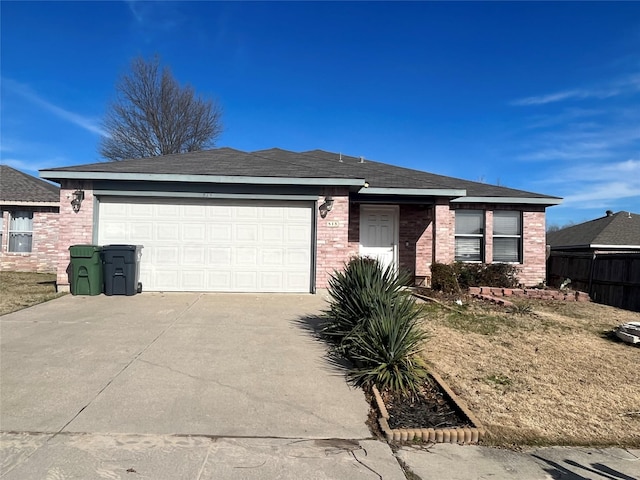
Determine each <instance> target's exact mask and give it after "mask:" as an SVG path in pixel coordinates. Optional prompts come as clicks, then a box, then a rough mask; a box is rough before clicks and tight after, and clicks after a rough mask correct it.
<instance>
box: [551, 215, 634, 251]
mask: <svg viewBox="0 0 640 480" xmlns="http://www.w3.org/2000/svg"><path fill="white" fill-rule="evenodd" d="M547 245H549V247H550V248H551V251H552V252H553V251H566V252H569V251H570V252H590V253H594V252H595V253H604V252H614V251H615V252H632V251H635V252H640V215H639V214H637V213H631V212H618V213H613V212H612V211H611V210H607V212H606V214H605V216H604V217H601V218H596V219H595V220H591V221H589V222H584V223H580V224H578V225H572V226H570V227H566V228H563V229H561V230H557V231H555V232H549V233H547Z"/></svg>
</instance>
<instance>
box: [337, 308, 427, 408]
mask: <svg viewBox="0 0 640 480" xmlns="http://www.w3.org/2000/svg"><path fill="white" fill-rule="evenodd" d="M419 318H420V310H419V309H417V308H416V305H415V301H414V300H413V298H412V297H401V298H399V299H398V300H397V301H396V302H395V303H394V304H392V305H385V306H384V307H381V308H380V309H378V310H376V311H375V312H374V313H373V315H372V316H371V317H370V318H369V319H368V320H367V321H366V322H364V323H363V325H362V328H360V329H358V330H356V331H354V332H353V334H352V335H350V336H349V337H348V338H349V352H348V356H349V358H350V359H351V360H352V361H353V362H354V364H355V367H353V368H352V369H350V370H349V372H348V373H347V378H348V379H349V380H350V381H351V382H352V383H353V384H354V385H356V386H364V387H371V386H372V385H376V386H377V387H378V388H379V389H381V390H389V391H391V392H393V393H397V394H401V395H406V396H412V395H416V394H417V393H418V391H419V390H420V387H421V386H423V385H424V383H425V380H426V379H427V376H428V371H427V367H426V364H425V363H424V361H423V360H422V358H421V357H420V355H419V352H420V349H421V348H422V343H423V342H424V341H425V340H426V338H427V336H426V334H425V333H424V331H423V330H422V329H421V328H420V327H419V325H418V324H417V321H418V319H419Z"/></svg>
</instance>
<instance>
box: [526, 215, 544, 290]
mask: <svg viewBox="0 0 640 480" xmlns="http://www.w3.org/2000/svg"><path fill="white" fill-rule="evenodd" d="M522 228H523V235H524V238H525V242H524V248H523V252H522V254H523V261H524V262H523V265H522V271H521V273H520V275H519V278H520V282H521V283H523V284H524V285H526V286H535V285H538V284H539V283H540V282H542V281H544V280H545V279H546V276H547V262H546V232H545V231H546V216H545V212H544V208H541V209H536V210H533V209H532V210H530V211H525V212H522Z"/></svg>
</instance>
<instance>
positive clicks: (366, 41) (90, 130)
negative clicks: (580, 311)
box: [0, 1, 640, 225]
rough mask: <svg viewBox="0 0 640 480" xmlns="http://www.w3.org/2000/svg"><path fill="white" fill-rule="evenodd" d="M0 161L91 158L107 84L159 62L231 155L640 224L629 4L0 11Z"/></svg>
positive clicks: (559, 220) (639, 85)
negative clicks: (389, 170)
mask: <svg viewBox="0 0 640 480" xmlns="http://www.w3.org/2000/svg"><path fill="white" fill-rule="evenodd" d="M0 9H1V11H0V16H1V22H2V23H1V42H2V43H1V49H2V51H1V65H0V68H1V82H2V83H1V110H0V114H1V161H2V163H4V164H7V165H11V166H13V167H15V168H19V169H21V170H23V171H26V172H27V173H31V174H36V175H37V170H38V169H42V168H51V167H60V166H66V165H74V164H81V163H89V162H95V161H100V160H101V159H100V156H99V154H98V151H97V146H98V141H99V138H100V135H102V134H103V131H102V128H101V118H102V117H103V115H104V112H105V110H106V107H107V105H108V102H109V100H110V99H111V98H112V96H113V93H114V84H115V82H116V80H117V78H118V76H119V75H120V74H122V73H123V72H126V70H127V67H128V65H129V62H130V61H131V59H132V58H133V57H135V56H137V55H143V56H145V57H151V56H152V55H154V54H156V53H157V54H159V55H160V56H161V58H162V61H163V62H164V63H165V64H167V65H169V66H170V67H171V69H172V71H173V74H174V76H175V77H176V78H177V79H178V80H179V81H180V82H182V83H190V84H191V85H193V87H194V88H195V89H196V91H197V92H199V93H201V94H204V95H207V96H211V97H214V98H216V99H217V100H218V101H219V102H220V103H221V105H222V106H223V108H224V125H225V131H224V133H223V134H222V136H221V137H220V139H219V141H218V146H229V147H233V148H237V149H240V150H247V151H251V150H256V149H262V148H271V147H280V148H284V149H288V150H294V151H302V150H310V149H316V148H319V149H324V150H328V151H334V152H341V153H344V154H348V155H354V156H364V157H365V158H369V159H372V160H378V161H382V162H387V163H392V164H396V165H401V166H405V167H409V168H416V169H420V170H426V171H429V172H433V173H438V174H442V175H449V176H454V177H460V178H465V179H469V180H476V181H483V182H486V183H491V184H500V185H503V186H507V187H512V188H518V189H522V190H528V191H533V192H538V193H545V194H548V195H553V196H561V197H564V198H565V201H564V203H563V205H561V206H556V207H552V208H549V209H548V223H549V224H557V225H564V224H566V223H569V222H575V223H579V222H582V221H586V220H590V219H593V218H597V217H600V216H603V215H604V211H605V210H607V209H611V210H614V211H619V210H629V211H632V212H636V213H640V3H638V2H622V3H611V2H607V3H596V2H586V3H580V2H568V3H550V2H539V3H525V2H512V3H498V2H487V3H484V2H472V3H463V2H438V3H431V2H407V3H398V2H395V3H386V2H372V3H369V2H354V3H341V2H316V3H302V2H285V3H274V2H258V3H243V2H230V3H215V2H177V3H172V2H158V3H156V2H68V3H67V2H43V3H36V2H6V1H3V2H2V3H1V4H0Z"/></svg>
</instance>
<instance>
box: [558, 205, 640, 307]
mask: <svg viewBox="0 0 640 480" xmlns="http://www.w3.org/2000/svg"><path fill="white" fill-rule="evenodd" d="M547 244H548V247H549V249H550V252H549V253H550V254H549V260H548V261H547V282H548V284H549V285H550V286H554V287H556V286H559V285H561V284H562V283H567V282H569V283H568V285H569V287H570V288H573V289H575V290H581V291H583V292H587V293H588V294H589V295H590V297H591V299H592V300H594V301H596V302H599V303H604V304H606V305H611V306H614V307H618V308H625V309H627V310H633V311H636V312H638V311H640V215H639V214H636V213H631V212H618V213H613V212H612V211H611V210H607V212H606V213H605V216H604V217H600V218H596V219H595V220H591V221H589V222H584V223H580V224H578V225H572V226H570V227H566V228H563V229H561V230H558V231H555V232H549V233H548V234H547Z"/></svg>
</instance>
